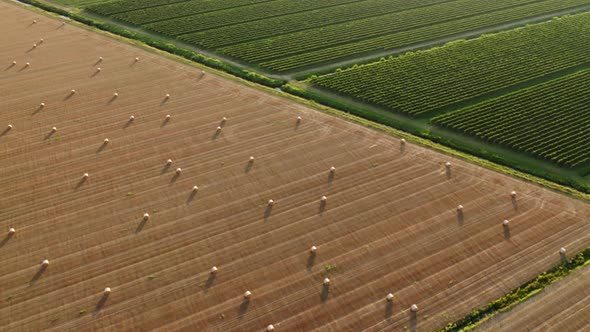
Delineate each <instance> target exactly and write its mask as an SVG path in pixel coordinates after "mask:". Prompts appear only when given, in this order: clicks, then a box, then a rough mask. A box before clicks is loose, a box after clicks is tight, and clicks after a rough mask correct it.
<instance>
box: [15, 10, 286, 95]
mask: <svg viewBox="0 0 590 332" xmlns="http://www.w3.org/2000/svg"><path fill="white" fill-rule="evenodd" d="M19 1H20V2H22V3H27V4H30V5H33V6H35V7H38V8H41V9H43V10H46V11H48V12H52V13H56V14H59V15H62V16H65V17H69V18H71V19H72V20H75V21H78V22H80V23H84V24H86V25H89V26H92V27H95V28H98V29H100V30H104V31H108V32H111V33H114V34H116V35H119V36H122V37H125V38H129V39H133V40H138V41H141V42H143V43H145V44H147V45H149V46H151V47H154V48H157V49H159V50H162V51H166V52H168V53H172V54H175V55H178V56H181V57H183V58H185V59H188V60H191V61H194V62H198V63H201V64H204V65H206V66H208V67H211V68H215V69H219V70H222V71H224V72H227V73H229V74H232V75H234V76H237V77H240V78H243V79H246V80H249V81H252V82H255V83H259V84H262V85H266V86H270V87H273V88H277V87H280V86H282V85H283V84H285V83H286V81H284V80H277V79H272V78H269V77H266V76H264V75H261V74H258V73H255V72H252V71H249V70H246V69H242V68H238V67H234V66H232V65H229V64H227V63H225V62H222V61H220V60H217V59H214V58H210V57H207V56H204V55H202V54H198V53H195V52H193V51H190V50H187V49H184V48H180V47H178V46H175V45H173V44H170V43H163V42H160V41H157V40H153V39H151V38H148V37H146V36H143V35H141V34H138V33H135V32H131V31H129V30H125V29H122V28H120V27H117V26H114V25H111V24H107V23H103V22H100V21H95V20H93V19H91V18H88V17H86V16H83V15H80V14H76V13H72V12H69V11H67V10H64V9H61V8H57V7H54V6H51V5H49V4H46V3H43V2H40V1H36V0H19Z"/></svg>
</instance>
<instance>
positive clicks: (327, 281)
mask: <svg viewBox="0 0 590 332" xmlns="http://www.w3.org/2000/svg"><path fill="white" fill-rule="evenodd" d="M331 282H332V281H331V280H330V279H329V278H325V279H324V281H323V284H324V286H330V283H331Z"/></svg>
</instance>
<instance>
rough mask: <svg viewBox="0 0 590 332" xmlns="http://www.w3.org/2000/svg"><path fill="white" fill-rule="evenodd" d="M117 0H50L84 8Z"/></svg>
mask: <svg viewBox="0 0 590 332" xmlns="http://www.w3.org/2000/svg"><path fill="white" fill-rule="evenodd" d="M112 1H115V0H50V2H52V3H56V4H59V5H64V6H69V7H78V8H83V7H87V6H92V5H98V4H104V3H108V2H112Z"/></svg>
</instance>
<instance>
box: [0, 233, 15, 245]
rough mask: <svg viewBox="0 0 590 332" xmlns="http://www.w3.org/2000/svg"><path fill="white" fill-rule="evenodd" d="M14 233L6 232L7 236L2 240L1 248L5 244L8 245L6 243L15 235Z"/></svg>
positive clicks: (0, 242)
mask: <svg viewBox="0 0 590 332" xmlns="http://www.w3.org/2000/svg"><path fill="white" fill-rule="evenodd" d="M13 236H14V235H13V234H6V236H5V237H4V238H3V239H2V241H0V248H2V247H4V245H6V243H8V241H9V240H10V239H11V238H12V237H13Z"/></svg>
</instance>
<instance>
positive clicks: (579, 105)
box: [433, 69, 590, 167]
mask: <svg viewBox="0 0 590 332" xmlns="http://www.w3.org/2000/svg"><path fill="white" fill-rule="evenodd" d="M589 106H590V70H588V69H587V70H583V71H580V72H578V73H575V74H571V75H567V76H565V77H561V78H558V79H555V80H552V81H549V82H546V83H544V84H539V85H536V86H533V87H531V88H528V89H523V90H520V91H517V92H515V93H512V94H508V95H505V96H502V97H499V98H497V99H492V100H488V101H485V102H482V103H480V104H476V105H474V106H471V107H467V108H465V109H462V110H459V111H456V112H451V113H448V114H444V115H441V116H438V117H436V118H434V119H433V121H434V122H435V123H437V124H439V125H443V126H446V127H449V128H451V129H453V130H456V131H460V132H463V133H466V134H469V135H473V136H476V137H478V138H482V139H485V140H487V141H490V142H493V143H497V144H501V145H504V146H507V147H510V148H513V149H516V150H518V151H524V152H526V153H528V154H531V155H534V156H536V157H539V158H543V159H546V160H550V161H552V162H555V163H557V164H560V165H564V166H569V167H575V166H578V165H581V164H584V163H586V162H588V161H590V112H588V107H589Z"/></svg>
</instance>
